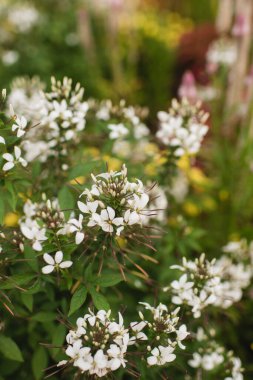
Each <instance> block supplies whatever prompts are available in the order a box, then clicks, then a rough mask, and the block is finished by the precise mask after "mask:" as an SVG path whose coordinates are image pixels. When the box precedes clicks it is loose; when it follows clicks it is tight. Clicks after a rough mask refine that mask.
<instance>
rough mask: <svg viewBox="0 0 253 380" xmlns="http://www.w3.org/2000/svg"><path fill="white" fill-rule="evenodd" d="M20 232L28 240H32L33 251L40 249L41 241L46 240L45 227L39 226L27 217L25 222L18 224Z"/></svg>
mask: <svg viewBox="0 0 253 380" xmlns="http://www.w3.org/2000/svg"><path fill="white" fill-rule="evenodd" d="M20 229H21V232H22V234H23V235H24V236H25V237H26V238H27V239H29V240H32V243H33V244H32V247H33V249H34V250H35V251H42V245H41V242H42V241H45V240H47V237H46V229H45V228H39V226H38V224H37V223H36V222H32V221H31V220H29V219H27V220H26V223H21V224H20Z"/></svg>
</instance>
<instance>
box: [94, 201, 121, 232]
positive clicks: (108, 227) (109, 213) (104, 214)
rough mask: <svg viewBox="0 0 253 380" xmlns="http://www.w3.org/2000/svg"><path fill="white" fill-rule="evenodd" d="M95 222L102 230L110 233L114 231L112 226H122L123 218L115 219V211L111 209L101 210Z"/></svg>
mask: <svg viewBox="0 0 253 380" xmlns="http://www.w3.org/2000/svg"><path fill="white" fill-rule="evenodd" d="M97 215H98V214H97ZM97 220H98V224H99V225H100V227H101V228H102V230H103V231H105V232H110V233H112V232H113V231H114V229H113V225H115V226H120V225H122V224H123V218H121V217H120V218H115V211H114V209H113V208H112V207H107V208H106V209H105V210H102V211H101V214H100V215H99V218H98V219H97Z"/></svg>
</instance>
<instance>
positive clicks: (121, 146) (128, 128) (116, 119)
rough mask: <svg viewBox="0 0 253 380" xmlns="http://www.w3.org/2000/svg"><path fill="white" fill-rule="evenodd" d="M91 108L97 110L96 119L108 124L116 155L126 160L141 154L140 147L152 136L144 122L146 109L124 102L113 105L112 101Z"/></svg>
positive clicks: (92, 105) (96, 104) (94, 104)
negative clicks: (127, 104)
mask: <svg viewBox="0 0 253 380" xmlns="http://www.w3.org/2000/svg"><path fill="white" fill-rule="evenodd" d="M91 108H93V109H94V110H95V117H96V119H98V120H100V121H103V122H106V127H107V131H108V132H109V138H110V139H111V140H113V141H114V144H113V148H112V151H113V153H114V154H117V155H119V156H121V157H125V158H126V157H130V156H131V157H133V155H134V156H135V155H137V154H138V152H139V153H140V149H138V147H139V146H140V145H141V144H143V143H144V142H147V137H148V136H149V134H150V131H149V129H148V127H147V126H146V125H145V124H144V122H143V119H144V118H145V117H146V116H147V110H146V109H142V108H136V107H133V106H126V102H125V101H124V100H121V102H120V103H119V105H113V104H112V102H111V101H110V100H106V101H102V102H101V103H93V104H91Z"/></svg>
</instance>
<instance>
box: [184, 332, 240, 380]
mask: <svg viewBox="0 0 253 380" xmlns="http://www.w3.org/2000/svg"><path fill="white" fill-rule="evenodd" d="M215 334H216V333H215V331H214V330H213V329H210V331H209V334H208V335H207V334H206V333H205V332H204V330H203V329H202V328H199V329H198V331H197V334H196V340H197V342H198V346H199V347H198V350H197V351H196V352H194V353H193V357H192V359H191V360H189V362H188V364H189V365H190V366H191V367H192V368H201V369H202V370H204V371H207V372H208V371H213V370H216V371H217V370H218V371H219V373H220V376H219V378H221V379H222V378H223V379H224V380H243V374H242V372H243V369H242V363H241V360H240V359H239V358H238V357H235V356H234V353H233V352H232V351H226V349H225V348H224V347H223V346H221V345H220V344H219V343H217V342H216V341H215V340H214V337H215Z"/></svg>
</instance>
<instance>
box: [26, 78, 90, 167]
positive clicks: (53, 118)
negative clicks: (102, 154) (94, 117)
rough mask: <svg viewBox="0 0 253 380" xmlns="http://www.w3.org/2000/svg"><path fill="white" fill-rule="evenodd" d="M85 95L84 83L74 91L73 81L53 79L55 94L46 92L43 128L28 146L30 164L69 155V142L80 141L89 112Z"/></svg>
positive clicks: (41, 112)
mask: <svg viewBox="0 0 253 380" xmlns="http://www.w3.org/2000/svg"><path fill="white" fill-rule="evenodd" d="M83 94H84V89H83V88H82V87H81V85H80V83H77V84H76V86H75V88H74V89H72V80H71V79H69V78H67V77H64V79H63V81H62V82H60V81H56V79H55V78H54V77H52V79H51V92H49V93H43V101H42V103H41V109H40V125H39V128H37V127H36V128H34V133H33V134H32V135H31V136H29V137H30V138H29V140H27V141H26V142H25V144H24V149H25V150H26V154H27V160H28V161H32V160H34V159H35V158H36V159H38V160H40V161H41V162H45V161H46V160H47V158H48V157H49V156H57V155H61V156H66V155H67V152H68V146H67V144H66V143H67V142H74V143H78V142H79V139H80V132H81V131H83V130H84V128H85V123H86V113H87V111H88V103H87V102H86V101H83Z"/></svg>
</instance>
